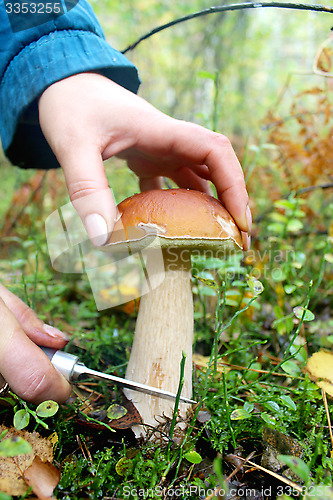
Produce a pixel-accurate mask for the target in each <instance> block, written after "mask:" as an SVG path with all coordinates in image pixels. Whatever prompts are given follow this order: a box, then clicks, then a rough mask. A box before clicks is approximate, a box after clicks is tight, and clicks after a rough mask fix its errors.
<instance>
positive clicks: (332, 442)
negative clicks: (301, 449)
mask: <svg viewBox="0 0 333 500" xmlns="http://www.w3.org/2000/svg"><path fill="white" fill-rule="evenodd" d="M321 394H322V396H323V401H324V406H325V411H326V417H327V423H328V429H329V432H330V438H331V444H332V451H331V457H332V456H333V431H332V425H331V418H330V412H329V410H328V404H327V397H326V392H325V391H324V389H322V390H321Z"/></svg>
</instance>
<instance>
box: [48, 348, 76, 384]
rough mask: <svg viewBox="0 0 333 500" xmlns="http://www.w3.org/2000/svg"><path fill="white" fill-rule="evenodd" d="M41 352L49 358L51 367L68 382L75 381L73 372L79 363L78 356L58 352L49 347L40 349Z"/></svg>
mask: <svg viewBox="0 0 333 500" xmlns="http://www.w3.org/2000/svg"><path fill="white" fill-rule="evenodd" d="M41 349H42V351H43V352H44V354H46V356H47V357H48V358H49V360H50V361H51V363H52V364H53V366H54V367H55V368H56V369H57V370H58V372H60V373H61V375H63V376H64V377H65V379H66V380H68V382H72V381H73V379H75V376H74V372H75V368H76V365H77V363H78V362H79V358H78V356H74V354H69V353H68V352H64V351H58V350H57V349H51V348H50V347H41Z"/></svg>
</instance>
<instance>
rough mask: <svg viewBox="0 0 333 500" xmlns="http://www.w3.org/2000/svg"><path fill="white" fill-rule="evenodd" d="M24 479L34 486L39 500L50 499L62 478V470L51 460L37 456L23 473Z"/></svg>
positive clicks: (33, 489) (33, 488)
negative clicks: (44, 460)
mask: <svg viewBox="0 0 333 500" xmlns="http://www.w3.org/2000/svg"><path fill="white" fill-rule="evenodd" d="M23 478H24V481H25V482H26V483H27V485H28V486H30V487H31V488H32V491H33V492H34V493H35V495H37V498H39V500H49V499H50V498H54V497H53V496H52V494H53V490H54V488H55V487H56V486H57V484H58V483H59V480H60V472H59V471H58V469H57V468H56V466H55V465H53V464H51V463H50V462H48V461H47V462H43V461H42V460H41V459H40V458H39V456H38V455H37V456H35V458H34V460H33V462H32V464H31V465H30V467H28V468H27V469H26V470H25V471H24V473H23Z"/></svg>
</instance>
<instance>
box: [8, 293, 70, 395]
mask: <svg viewBox="0 0 333 500" xmlns="http://www.w3.org/2000/svg"><path fill="white" fill-rule="evenodd" d="M0 325H1V332H0V333H1V335H0V373H1V375H2V376H3V377H4V379H5V380H6V381H7V382H8V384H9V386H10V387H11V389H12V390H13V391H14V392H15V393H16V394H17V395H18V396H20V397H22V398H23V399H25V400H27V401H31V402H34V403H40V402H42V401H45V400H47V399H53V400H55V401H58V402H63V401H66V399H68V397H69V395H70V391H71V387H70V385H69V384H68V382H67V381H66V380H65V378H64V377H63V376H62V375H60V373H58V372H57V370H56V369H55V368H54V367H53V366H52V364H51V362H50V361H49V360H48V358H47V357H46V356H45V354H44V353H43V352H42V351H41V349H40V348H39V347H37V346H36V345H35V344H34V343H33V342H32V341H31V340H30V339H29V338H28V337H27V336H26V335H25V333H24V331H23V329H22V327H21V325H20V324H19V322H18V321H17V319H16V317H15V316H14V314H13V313H12V312H11V311H10V310H9V309H8V308H7V307H6V305H5V303H4V301H3V300H2V299H1V298H0Z"/></svg>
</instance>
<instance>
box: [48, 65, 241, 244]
mask: <svg viewBox="0 0 333 500" xmlns="http://www.w3.org/2000/svg"><path fill="white" fill-rule="evenodd" d="M39 116H40V124H41V128H42V130H43V133H44V135H45V137H46V139H47V141H48V142H49V144H50V146H51V148H52V149H53V152H54V153H55V155H56V157H57V159H58V161H59V163H60V165H61V167H62V168H63V171H64V174H65V179H66V183H67V187H68V192H69V195H70V198H71V200H72V201H75V200H77V199H79V198H82V197H84V196H86V195H92V194H93V193H100V192H105V190H107V189H108V187H109V183H108V180H107V177H106V174H105V169H104V164H103V160H106V159H107V158H110V157H111V156H114V155H118V156H121V157H123V158H125V159H126V160H127V163H128V166H129V167H130V168H131V169H132V170H133V171H134V172H135V173H136V174H137V176H138V177H139V180H140V188H141V190H142V191H146V190H149V189H155V188H161V187H162V182H161V176H165V177H169V178H170V179H172V180H173V181H174V182H176V184H177V185H178V186H179V187H181V188H190V189H195V190H197V191H202V192H205V193H207V194H210V188H209V183H208V181H212V182H213V183H214V185H215V187H216V190H217V195H218V198H219V199H220V201H221V202H222V203H223V205H224V206H225V207H226V209H227V210H228V211H229V212H230V214H231V215H232V217H233V218H234V220H235V222H236V224H237V226H238V227H239V228H240V230H241V231H243V232H244V233H246V232H248V233H250V231H251V213H250V210H249V208H248V195H247V192H246V187H245V182H244V176H243V172H242V168H241V166H240V164H239V161H238V159H237V157H236V155H235V153H234V151H233V149H232V147H231V144H230V142H229V140H228V139H227V138H226V137H225V136H223V135H221V134H217V133H215V132H212V131H210V130H207V129H205V128H203V127H200V126H198V125H195V124H193V123H187V122H184V121H181V120H176V119H174V118H171V117H169V116H167V115H165V114H163V113H161V112H160V111H158V110H157V109H156V108H154V107H153V106H151V105H150V104H149V103H148V102H146V101H144V100H143V99H141V98H140V97H138V96H137V95H135V94H132V93H131V92H129V91H127V90H126V89H124V88H122V87H120V86H119V85H117V84H116V83H114V82H112V81H111V80H109V79H108V78H106V77H104V76H102V75H98V74H94V73H81V74H78V75H74V76H71V77H69V78H66V79H64V80H61V81H59V82H56V83H54V84H53V85H51V86H50V87H48V88H47V89H46V90H45V91H44V93H43V94H42V96H41V98H40V100H39ZM110 204H111V205H112V204H113V201H112V196H111V197H110V200H109V201H108V200H106V199H105V196H104V197H102V198H101V199H100V201H99V202H98V203H94V204H88V205H87V206H85V205H84V204H83V205H82V204H81V205H80V207H82V206H83V207H84V209H80V210H78V211H79V215H80V216H81V218H82V220H83V222H84V224H85V227H86V229H87V232H88V234H89V237H91V238H95V237H100V240H101V244H102V243H104V242H105V241H106V240H107V237H108V234H110V233H111V232H112V229H113V226H114V219H115V213H116V210H115V206H114V204H113V207H111V208H110ZM247 248H248V239H247V238H246V237H245V241H244V249H245V250H246V249H247Z"/></svg>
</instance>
